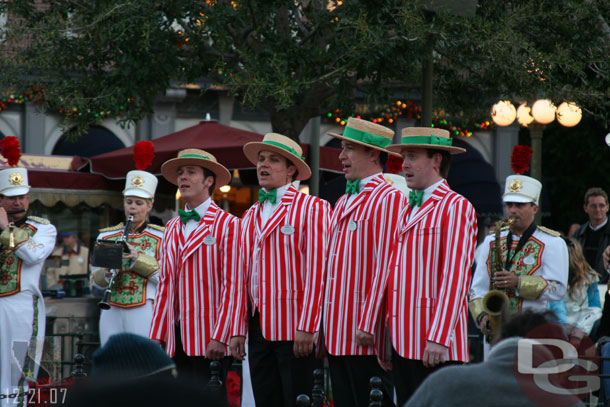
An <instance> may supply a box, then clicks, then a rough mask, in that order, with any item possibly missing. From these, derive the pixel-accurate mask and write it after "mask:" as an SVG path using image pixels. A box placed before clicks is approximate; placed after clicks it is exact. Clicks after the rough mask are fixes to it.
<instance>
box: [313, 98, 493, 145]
mask: <svg viewBox="0 0 610 407" xmlns="http://www.w3.org/2000/svg"><path fill="white" fill-rule="evenodd" d="M357 110H358V109H357ZM360 110H362V109H360ZM352 116H353V117H356V118H358V119H365V120H370V121H372V122H373V123H379V124H385V123H387V124H393V123H394V122H395V121H396V120H397V119H399V118H406V119H407V120H413V119H417V120H419V119H421V107H420V106H419V104H418V103H416V102H414V101H406V102H405V101H401V100H397V101H396V102H394V103H393V104H389V105H382V106H379V107H378V108H377V109H376V110H375V111H374V112H367V113H360V114H352V115H347V114H345V113H343V112H341V110H340V109H335V110H333V111H331V112H328V113H327V114H326V117H325V121H326V122H327V123H336V124H339V125H341V126H345V123H346V122H347V119H348V118H349V117H352ZM491 125H492V123H491V122H490V121H489V120H485V121H473V120H467V121H464V122H463V123H460V124H454V123H453V122H452V121H448V120H446V119H443V118H440V117H438V116H436V117H434V118H433V120H432V126H431V127H438V128H441V129H445V130H448V131H450V132H451V135H452V136H460V137H471V136H472V134H473V132H475V131H479V130H487V129H489V127H490V126H491Z"/></svg>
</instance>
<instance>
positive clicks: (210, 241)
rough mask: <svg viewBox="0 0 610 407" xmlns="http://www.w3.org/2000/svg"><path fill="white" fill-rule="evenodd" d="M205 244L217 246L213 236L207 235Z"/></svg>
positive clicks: (204, 239)
mask: <svg viewBox="0 0 610 407" xmlns="http://www.w3.org/2000/svg"><path fill="white" fill-rule="evenodd" d="M203 243H204V244H205V245H206V246H212V245H214V244H216V238H215V237H214V236H212V235H207V236H206V237H204V238H203Z"/></svg>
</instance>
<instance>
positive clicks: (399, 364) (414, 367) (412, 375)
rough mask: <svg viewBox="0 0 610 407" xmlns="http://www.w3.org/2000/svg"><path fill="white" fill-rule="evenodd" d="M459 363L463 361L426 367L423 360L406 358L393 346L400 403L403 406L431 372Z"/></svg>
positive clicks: (393, 370) (393, 365)
mask: <svg viewBox="0 0 610 407" xmlns="http://www.w3.org/2000/svg"><path fill="white" fill-rule="evenodd" d="M459 364H461V362H445V363H443V364H440V365H436V366H435V367H425V366H424V363H423V362H422V361H421V360H414V359H405V358H403V357H402V356H400V355H399V354H398V353H396V350H395V349H394V347H392V376H394V388H395V389H396V399H397V400H398V405H399V406H403V405H404V404H405V403H406V402H407V401H408V400H409V398H411V396H412V395H413V393H415V390H417V388H418V387H419V385H420V384H421V383H422V382H423V381H424V379H426V377H428V376H429V375H430V374H431V373H433V372H436V371H437V370H438V369H442V368H443V367H445V366H450V365H459Z"/></svg>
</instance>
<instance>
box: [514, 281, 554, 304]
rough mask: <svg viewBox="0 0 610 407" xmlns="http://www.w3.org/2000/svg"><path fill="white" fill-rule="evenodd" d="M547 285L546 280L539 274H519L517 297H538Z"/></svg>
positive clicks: (532, 298)
mask: <svg viewBox="0 0 610 407" xmlns="http://www.w3.org/2000/svg"><path fill="white" fill-rule="evenodd" d="M547 285H548V283H547V282H546V280H545V279H543V278H542V277H540V276H521V277H520V278H519V297H522V298H525V299H526V300H535V299H537V298H538V297H540V294H541V293H542V291H544V289H545V288H546V286H547Z"/></svg>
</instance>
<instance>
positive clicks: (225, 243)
mask: <svg viewBox="0 0 610 407" xmlns="http://www.w3.org/2000/svg"><path fill="white" fill-rule="evenodd" d="M161 172H162V174H163V176H164V177H165V179H166V180H168V181H169V182H171V183H172V184H174V185H177V186H178V188H179V190H180V194H181V196H182V199H184V200H185V201H186V207H185V209H186V210H184V211H183V210H180V211H179V213H180V216H179V217H176V218H173V219H171V220H170V221H169V222H168V223H167V225H166V226H165V232H164V234H163V241H162V243H161V255H160V261H161V267H160V277H159V287H158V289H157V295H156V298H155V304H154V305H155V307H154V311H153V321H152V324H151V328H150V338H151V339H153V340H155V341H157V342H159V343H161V344H163V345H165V350H166V352H167V354H168V355H169V356H171V357H173V359H174V361H175V362H176V367H177V368H178V375H179V376H183V377H187V378H188V377H189V376H190V377H197V378H198V379H201V382H202V383H207V382H208V381H209V377H210V374H209V364H210V361H211V360H220V361H221V363H222V365H223V367H224V371H223V374H225V375H226V371H227V369H228V368H229V366H230V363H231V361H230V358H228V357H226V356H227V355H228V347H227V345H228V343H229V340H230V327H231V321H230V319H231V318H233V310H231V308H230V307H231V303H230V301H229V298H230V297H231V293H230V292H229V288H230V287H231V284H230V282H231V281H232V280H233V279H234V278H235V273H236V268H235V267H236V264H237V247H236V244H237V240H238V238H239V219H238V218H236V217H234V216H232V215H230V214H228V213H226V212H224V211H223V210H221V209H220V208H219V207H218V206H217V205H216V204H215V203H214V202H213V201H212V198H211V194H212V193H213V191H214V186H215V185H220V186H222V185H225V184H228V183H229V181H230V180H231V174H230V173H229V171H228V170H227V169H226V168H225V167H224V166H222V165H221V164H219V163H218V162H217V161H216V158H214V156H213V155H212V154H210V153H207V152H205V151H203V150H198V149H187V150H182V151H180V152H179V153H178V158H174V159H171V160H169V161H166V162H165V163H164V164H163V166H162V167H161ZM222 380H223V383H224V382H225V380H224V378H223V379H222Z"/></svg>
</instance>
